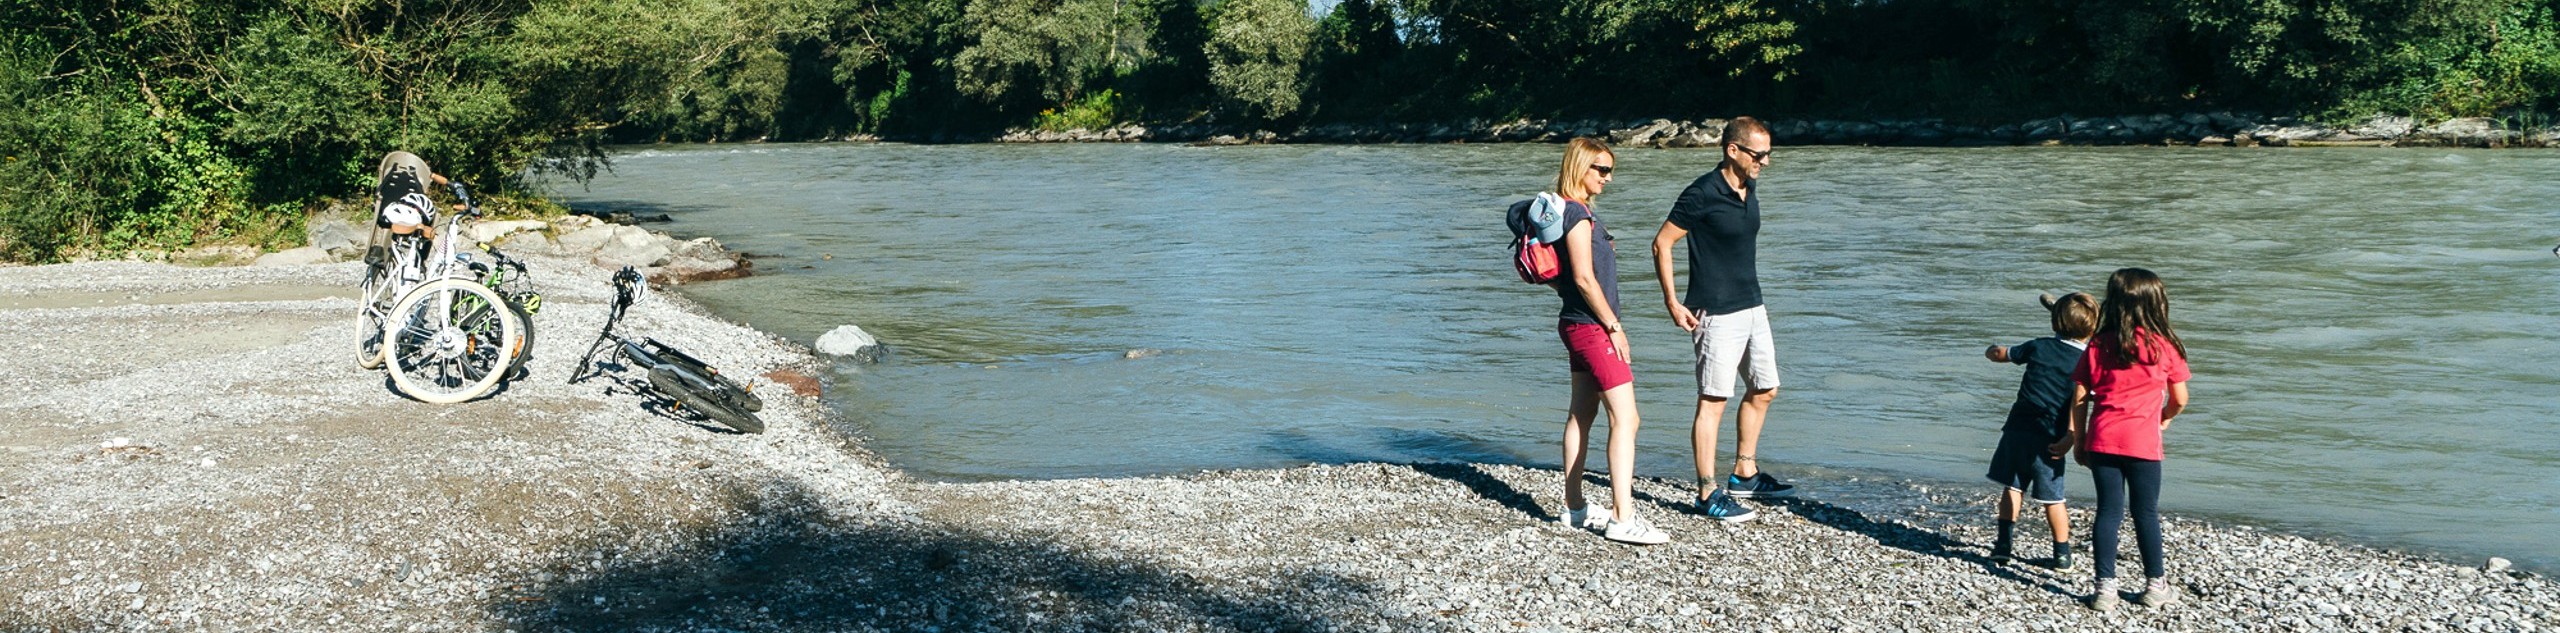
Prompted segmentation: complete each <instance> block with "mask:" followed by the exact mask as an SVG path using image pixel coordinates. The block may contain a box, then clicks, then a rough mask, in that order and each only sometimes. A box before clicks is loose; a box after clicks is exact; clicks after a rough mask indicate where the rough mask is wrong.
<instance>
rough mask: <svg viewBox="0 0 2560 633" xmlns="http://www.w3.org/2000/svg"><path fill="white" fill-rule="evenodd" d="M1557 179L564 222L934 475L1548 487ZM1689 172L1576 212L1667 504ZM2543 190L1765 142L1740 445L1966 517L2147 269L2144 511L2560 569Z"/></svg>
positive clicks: (700, 196) (1550, 153)
mask: <svg viewBox="0 0 2560 633" xmlns="http://www.w3.org/2000/svg"><path fill="white" fill-rule="evenodd" d="M1560 151H1561V150H1560V149H1558V148H1557V147H1555V146H1544V145H1491V146H1487V145H1440V146H1365V147H1341V146H1266V147H1239V148H1194V147H1182V146H1167V145H1081V146H1076V145H1046V146H909V145H810V146H745V147H741V146H692V147H664V148H631V149H629V150H627V151H625V152H622V153H620V154H619V155H618V156H617V159H616V164H615V170H614V173H613V174H612V175H610V176H607V177H604V178H601V179H599V180H597V181H596V182H595V183H594V184H593V186H592V188H588V189H584V190H579V189H578V188H576V187H567V188H564V189H566V191H564V194H566V197H568V198H569V199H571V200H573V201H574V202H575V203H576V204H578V205H580V206H582V207H603V208H618V209H629V210H641V211H647V212H665V213H668V214H670V215H673V216H674V217H675V218H676V222H675V223H673V224H669V225H662V226H661V227H660V228H664V229H667V230H670V231H673V232H676V233H680V234H687V235H709V236H714V237H718V238H720V239H721V240H722V241H723V242H725V243H728V244H729V245H731V247H733V248H739V249H744V250H747V251H750V252H754V253H759V254H769V255H772V257H771V258H769V259H763V260H760V261H759V262H758V264H757V268H758V271H759V275H758V276H756V277H752V278H748V279H743V280H738V281H729V282H719V283H714V284H703V285H697V286H689V287H687V288H686V289H685V293H686V294H687V295H690V296H693V297H695V298H697V299H699V300H701V301H703V302H705V303H706V304H708V305H710V306H711V307H712V308H713V309H715V310H717V311H719V312H721V313H723V314H725V315H728V316H730V317H732V318H735V319H738V320H742V321H745V322H748V323H750V324H752V325H754V326H756V327H759V328H763V329H766V330H768V331H772V332H776V333H779V334H782V335H785V336H788V337H791V338H795V339H799V340H801V341H804V342H806V341H810V340H814V339H815V338H816V337H817V336H818V335H819V334H821V333H824V332H825V331H827V330H828V329H830V328H833V327H835V326H837V325H841V324H846V323H853V324H860V325H861V326H862V327H863V328H865V329H867V330H870V331H872V332H874V333H876V334H878V335H879V336H880V337H881V338H882V339H884V340H886V341H888V342H889V343H890V345H891V346H892V347H893V349H894V353H893V355H892V357H891V358H890V360H889V361H888V362H886V363H883V364H880V365H875V366H862V367H850V366H847V367H840V368H838V373H839V376H838V380H837V382H836V384H835V388H834V390H833V391H832V392H831V393H830V394H829V399H830V400H831V401H832V402H833V404H835V405H836V406H838V407H840V408H842V409H843V410H844V411H845V412H846V413H847V415H846V416H845V417H846V418H847V419H848V420H850V421H851V422H850V423H852V424H856V425H859V427H860V428H859V429H857V430H858V431H859V432H861V433H862V434H864V435H867V436H869V437H870V438H872V441H871V444H872V446H873V447H874V448H876V449H877V450H878V451H879V452H881V453H882V454H884V455H886V456H887V457H888V458H889V459H890V460H891V461H893V462H895V463H896V464H897V465H899V466H901V467H903V468H906V469H908V470H910V471H912V472H915V473H917V474H919V475H921V476H926V477H935V478H950V479H981V478H1010V477H1038V478H1046V477H1079V476H1109V475H1129V474H1141V473H1164V472H1179V471H1188V470H1195V469H1201V468H1226V467H1258V466H1279V465H1290V464H1300V463H1306V462H1346V461H1361V460H1389V461H1422V460H1471V461H1495V462H1515V463H1528V464H1550V465H1551V464H1554V463H1556V462H1557V461H1558V459H1559V457H1558V455H1557V451H1556V448H1555V442H1556V436H1557V433H1558V430H1559V428H1560V423H1561V420H1562V419H1563V413H1562V408H1563V405H1564V401H1565V397H1566V394H1567V390H1566V388H1565V386H1564V380H1565V369H1564V361H1563V352H1562V349H1561V347H1560V344H1559V343H1558V342H1557V341H1556V338H1555V330H1554V315H1555V311H1556V299H1555V296H1554V294H1553V292H1551V291H1548V290H1546V289H1544V288H1537V287H1532V286H1528V285H1524V284H1521V283H1519V281H1518V280H1517V279H1516V278H1514V277H1513V276H1512V275H1511V273H1510V271H1509V270H1508V267H1507V264H1505V261H1504V257H1505V256H1506V255H1507V251H1506V250H1505V249H1504V248H1503V247H1502V245H1501V244H1502V243H1503V242H1504V241H1505V240H1506V238H1507V237H1508V233H1507V232H1505V231H1504V230H1503V229H1502V225H1501V218H1500V209H1501V208H1502V206H1503V203H1504V201H1505V200H1507V199H1510V198H1511V197H1512V196H1517V195H1522V194H1527V193H1531V192H1533V191H1535V190H1537V189H1539V188H1541V187H1542V186H1543V185H1544V183H1546V182H1548V181H1550V180H1551V179H1552V177H1553V169H1554V168H1555V167H1554V166H1555V163H1556V159H1557V157H1558V155H1559V154H1560ZM1715 157H1716V154H1715V153H1714V152H1712V151H1696V150H1630V151H1626V152H1625V153H1623V154H1622V155H1621V156H1620V157H1619V160H1618V165H1619V171H1618V174H1619V177H1618V179H1617V183H1616V184H1615V185H1613V186H1612V187H1611V189H1610V190H1609V192H1608V194H1607V195H1606V196H1604V197H1603V198H1601V200H1600V205H1599V206H1600V216H1601V217H1602V218H1603V219H1604V221H1606V222H1608V223H1610V225H1611V226H1612V227H1614V229H1615V232H1616V233H1617V235H1618V236H1619V237H1620V243H1619V246H1618V256H1619V258H1620V260H1621V262H1622V263H1621V265H1620V272H1621V273H1622V276H1621V278H1620V280H1619V283H1620V284H1621V287H1622V291H1623V294H1624V298H1625V300H1626V311H1627V313H1628V314H1629V317H1628V319H1627V320H1628V323H1629V324H1630V326H1629V327H1630V329H1631V333H1632V335H1633V339H1634V344H1635V351H1634V355H1635V358H1636V360H1637V363H1636V365H1637V366H1636V374H1637V383H1636V384H1637V397H1638V399H1639V401H1640V408H1641V409H1642V411H1643V413H1644V414H1645V419H1646V425H1645V427H1644V429H1643V437H1642V441H1641V443H1642V446H1643V456H1642V459H1641V460H1640V461H1639V465H1638V466H1639V470H1641V471H1642V472H1643V474H1646V475H1656V476H1668V477H1677V478H1685V477H1687V476H1688V475H1689V474H1690V467H1689V461H1688V454H1689V449H1688V428H1689V424H1688V418H1689V414H1690V410H1691V407H1692V402H1693V400H1692V397H1691V396H1690V395H1689V394H1690V393H1691V391H1690V389H1691V387H1692V385H1693V384H1694V383H1693V382H1692V379H1691V378H1689V369H1688V368H1689V364H1690V362H1691V360H1690V354H1689V352H1688V351H1686V349H1685V348H1686V344H1687V338H1686V335H1685V334H1683V333H1682V332H1680V331H1679V330H1678V329H1677V328H1676V327H1674V326H1673V325H1671V323H1670V320H1669V318H1668V317H1667V316H1666V314H1665V312H1664V311H1663V309H1662V308H1661V301H1660V298H1659V294H1658V291H1656V290H1655V288H1656V286H1655V283H1656V282H1655V281H1654V278H1653V274H1652V271H1651V268H1650V266H1649V265H1647V262H1648V261H1649V260H1648V254H1647V244H1649V243H1650V240H1651V238H1652V236H1653V234H1654V232H1655V229H1656V228H1657V227H1658V226H1660V224H1661V222H1662V218H1663V215H1664V212H1665V211H1666V210H1667V209H1668V208H1669V206H1670V202H1671V199H1672V198H1673V197H1674V196H1675V195H1677V194H1678V193H1679V191H1680V189H1681V188H1682V187H1684V186H1686V185H1687V184H1688V183H1689V181H1690V180H1691V179H1693V178H1695V177H1697V176H1698V175H1699V174H1701V173H1704V172H1706V171H1707V170H1709V169H1711V168H1713V166H1714V160H1715ZM2555 175H2560V152H2539V151H2457V150H2441V151H2439V150H2381V151H2376V150H2343V149H2342V150H2301V149H2296V150H2246V149H2240V150H2234V149H2177V148H2110V149H2092V148H2068V149H2064V148H2016V149H1960V150H1952V149H1951V150H1937V149H1876V148H1780V150H1779V153H1778V156H1777V158H1776V159H1775V162H1774V164H1773V165H1772V167H1771V168H1770V171H1769V173H1768V174H1767V176H1766V178H1765V179H1764V180H1763V184H1764V186H1763V189H1764V190H1765V194H1766V195H1767V196H1768V198H1767V199H1766V202H1765V205H1766V214H1767V216H1766V226H1765V228H1764V232H1763V234H1762V238H1761V242H1760V244H1761V246H1760V251H1761V264H1760V266H1761V275H1762V284H1763V286H1764V287H1765V288H1766V294H1767V296H1768V300H1769V307H1770V311H1771V314H1772V318H1773V324H1774V327H1775V329H1776V332H1777V337H1778V346H1779V358H1780V361H1779V364H1780V367H1781V369H1782V372H1783V375H1784V379H1785V388H1784V389H1783V390H1782V391H1781V394H1780V397H1779V399H1778V401H1777V404H1776V405H1775V407H1774V408H1773V409H1772V413H1771V415H1770V423H1769V425H1770V426H1769V430H1768V431H1767V432H1766V433H1765V437H1764V438H1763V440H1762V448H1761V450H1760V453H1761V455H1762V456H1763V457H1764V458H1765V459H1767V460H1769V461H1770V462H1771V464H1772V470H1774V471H1777V472H1779V473H1781V474H1784V472H1785V470H1786V468H1787V466H1788V465H1790V464H1794V465H1798V466H1799V467H1831V468H1846V469H1863V470H1875V471H1883V472H1887V473H1893V474H1898V475H1903V476H1912V477H1920V478H1928V479H1944V480H1950V481H1965V482H1971V483H1970V484H1968V485H1979V486H1982V487H1984V488H1985V490H1986V493H1987V492H1988V490H1989V487H1990V484H1988V483H1983V482H1981V480H1980V479H1979V478H1980V476H1981V473H1982V471H1983V464H1984V460H1985V459H1987V457H1988V456H1989V452H1990V448H1991V446H1992V443H1993V440H1994V439H1995V438H1996V437H1997V435H1998V427H1999V424H2000V420H2001V416H2002V415H2003V413H2004V412H2005V411H2006V409H2007V407H2008V405H2009V400H2010V397H2011V396H2012V395H2013V393H2014V391H2015V389H2016V386H2017V379H2018V370H2017V369H2016V368H2015V367H2013V366H2010V365H2007V364H1996V363H1991V362H1988V361H1985V360H1983V359H1982V357H1981V350H1982V348H1983V346H1985V345H1990V344H2014V343H2017V342H2020V341H2024V340H2026V339H2028V338H2032V337H2035V336H2041V335H2045V334H2047V331H2046V326H2045V320H2044V318H2043V315H2042V313H2041V311H2040V310H2038V309H2037V308H2036V307H2035V301H2034V297H2035V295H2036V293H2037V292H2039V291H2056V292H2059V291H2066V290H2086V291H2091V292H2098V291H2101V290H2103V288H2104V284H2105V278H2106V275H2107V273H2108V272H2109V271H2111V270H2113V269H2115V268H2117V267H2121V266H2143V267H2147V268H2151V269H2153V270H2155V271H2157V272H2159V273H2160V274H2161V276H2162V277H2163V278H2165V279H2166V280H2167V282H2168V284H2169V289H2170V294H2171V297H2172V299H2173V307H2172V318H2173V320H2174V321H2175V322H2176V323H2177V324H2178V326H2179V331H2180V334H2182V335H2183V336H2184V337H2185V339H2186V341H2187V344H2188V347H2189V349H2190V352H2191V354H2192V357H2193V358H2192V361H2193V364H2194V367H2195V379H2194V381H2193V382H2192V383H2191V385H2190V386H2191V388H2192V390H2193V392H2194V398H2195V405H2194V407H2193V408H2192V409H2190V410H2189V412H2188V413H2187V414H2186V415H2185V416H2182V417H2181V418H2180V419H2179V421H2178V424H2177V425H2176V426H2175V427H2173V428H2172V429H2171V430H2170V433H2169V436H2168V450H2169V454H2170V461H2169V462H2168V467H2167V472H2168V477H2169V480H2168V481H2169V483H2168V486H2167V490H2166V491H2165V492H2164V497H2165V501H2164V503H2165V504H2166V505H2167V506H2169V507H2170V508H2171V509H2173V510H2179V511H2188V512H2201V513H2208V514H2217V515H2222V516H2228V517H2237V518H2242V519H2246V520H2251V521H2255V522H2260V523H2266V524H2274V525H2280V526H2284V527H2290V528H2295V529H2303V530H2309V531H2314V532H2320V533H2330V534H2340V535H2345V536H2349V537H2353V538H2357V539H2359V540H2365V541H2369V542H2378V543H2383V544H2388V545H2394V546H2402V547H2411V548H2417V549H2421V550H2428V551H2435V552H2440V553H2444V554H2448V555H2458V556H2465V557H2474V556H2484V555H2501V556H2507V557H2510V558H2515V559H2517V560H2518V561H2519V562H2520V563H2522V564H2526V565H2528V566H2532V567H2536V568H2540V569H2543V570H2550V569H2554V568H2560V542H2555V541H2560V539H2554V538H2552V537H2551V536H2550V534H2551V533H2552V532H2551V531H2550V526H2551V525H2554V524H2560V433H2555V432H2554V428H2553V427H2554V425H2555V423H2560V338H2555V337H2560V258H2555V257H2553V256H2552V253H2551V248H2552V245H2553V244H2554V242H2555V241H2560V210H2555V204H2554V203H2553V202H2552V201H2553V200H2560V178H2555ZM828 256H832V258H831V259H830V258H828ZM1682 261H1683V262H1684V265H1685V260H1682ZM1131 350H1158V351H1160V352H1161V353H1157V354H1154V355H1145V354H1140V356H1141V357H1140V358H1128V356H1130V354H1129V352H1130V351H1131ZM1727 424H1728V425H1729V424H1730V423H1729V422H1728V423H1727ZM1722 435H1723V437H1724V438H1725V441H1726V442H1727V443H1728V445H1729V444H1730V442H1731V441H1732V439H1731V438H1732V436H1733V433H1732V431H1731V430H1730V427H1728V430H1727V431H1726V432H1724V433H1723V434H1722ZM2072 477H2073V478H2072V480H2071V482H2070V485H2071V486H2073V490H2072V492H2073V493H2074V496H2075V498H2078V499H2081V500H2083V501H2085V500H2086V499H2087V498H2088V495H2087V493H2088V490H2087V476H2086V471H2082V470H2079V469H2078V468H2077V467H2074V472H2073V475H2072ZM1986 511H1987V510H1986Z"/></svg>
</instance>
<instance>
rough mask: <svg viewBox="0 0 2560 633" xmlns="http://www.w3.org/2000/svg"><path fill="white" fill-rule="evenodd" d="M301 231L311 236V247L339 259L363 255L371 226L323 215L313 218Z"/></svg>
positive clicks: (371, 229) (370, 233) (371, 231)
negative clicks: (321, 217)
mask: <svg viewBox="0 0 2560 633" xmlns="http://www.w3.org/2000/svg"><path fill="white" fill-rule="evenodd" d="M302 232H303V234H304V235H306V236H309V237H310V238H311V246H312V247H313V248H318V249H320V250H321V251H323V252H326V253H328V254H329V255H331V256H334V257H337V258H339V259H353V258H356V257H360V256H363V255H364V246H365V242H366V240H368V239H370V237H371V235H372V233H373V227H372V226H370V225H367V226H357V225H356V223H355V222H352V221H349V220H347V219H345V218H339V217H325V218H323V219H319V220H313V221H312V222H311V225H310V226H308V227H305V228H303V230H302Z"/></svg>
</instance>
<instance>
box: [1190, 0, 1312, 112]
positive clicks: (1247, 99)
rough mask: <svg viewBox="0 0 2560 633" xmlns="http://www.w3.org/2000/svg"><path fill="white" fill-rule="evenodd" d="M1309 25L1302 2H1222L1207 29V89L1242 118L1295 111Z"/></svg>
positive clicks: (1236, 0)
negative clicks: (1242, 116) (1214, 91)
mask: <svg viewBox="0 0 2560 633" xmlns="http://www.w3.org/2000/svg"><path fill="white" fill-rule="evenodd" d="M1314 26H1315V24H1314V22H1313V21H1312V20H1310V19H1308V17H1307V3H1306V0H1227V1H1226V2H1225V3H1222V4H1220V5H1219V7H1218V15H1217V18H1216V19H1214V20H1212V21H1211V22H1210V27H1209V55H1208V57H1209V84H1210V85H1211V86H1215V87H1216V88H1217V90H1218V97H1219V100H1220V101H1222V102H1223V103H1225V104H1227V107H1229V108H1232V109H1233V110H1235V111H1236V112H1238V113H1241V114H1244V115H1245V116H1248V117H1255V118H1262V119H1275V118H1279V117H1284V116H1288V115H1290V114H1293V113H1296V112H1297V111H1298V97H1299V93H1300V89H1301V88H1300V83H1301V82H1300V81H1299V78H1300V77H1301V76H1302V75H1304V74H1305V73H1306V69H1305V62H1306V58H1307V43H1308V41H1309V40H1310V37H1311V36H1312V35H1313V31H1314Z"/></svg>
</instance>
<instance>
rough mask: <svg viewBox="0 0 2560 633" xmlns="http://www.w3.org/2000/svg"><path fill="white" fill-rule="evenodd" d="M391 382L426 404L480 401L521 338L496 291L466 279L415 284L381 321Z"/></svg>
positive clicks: (504, 369) (521, 331) (503, 372)
mask: <svg viewBox="0 0 2560 633" xmlns="http://www.w3.org/2000/svg"><path fill="white" fill-rule="evenodd" d="M383 338H384V339H385V342H384V347H385V348H387V351H388V352H389V355H390V362H389V364H390V366H391V383H392V384H393V385H394V386H397V387H399V389H400V392H401V393H405V394H409V397H412V398H417V399H419V400H421V401H425V402H433V403H436V404H452V403H456V402H462V401H465V400H470V399H472V398H478V397H480V396H481V395H484V394H487V393H489V390H490V389H494V388H497V386H498V381H500V380H502V379H505V378H506V375H507V368H508V363H509V362H511V360H512V359H510V358H509V357H508V355H509V354H511V353H513V352H514V351H515V350H516V349H518V346H519V345H521V344H522V342H523V340H524V324H523V323H520V322H518V321H517V320H516V319H515V315H514V314H513V313H512V312H510V311H509V310H507V308H506V304H505V303H504V302H503V301H502V300H501V299H499V298H498V293H496V292H492V291H490V290H489V287H488V286H483V285H480V284H479V283H477V282H475V281H472V280H469V279H438V280H435V281H430V282H427V283H425V284H422V285H419V286H418V287H417V289H415V290H410V291H409V293H408V294H406V295H402V296H401V297H400V303H399V304H397V305H394V306H392V308H391V313H390V320H388V321H386V322H385V323H384V327H383Z"/></svg>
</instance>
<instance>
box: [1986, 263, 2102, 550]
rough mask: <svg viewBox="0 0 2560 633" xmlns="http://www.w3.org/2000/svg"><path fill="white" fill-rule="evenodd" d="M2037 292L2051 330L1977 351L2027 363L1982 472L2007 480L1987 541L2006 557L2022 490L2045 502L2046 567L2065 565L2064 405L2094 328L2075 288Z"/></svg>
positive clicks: (2067, 435)
mask: <svg viewBox="0 0 2560 633" xmlns="http://www.w3.org/2000/svg"><path fill="white" fill-rule="evenodd" d="M2037 300H2038V301H2039V302H2041V303H2043V304H2044V307H2045V310H2046V311H2048V312H2051V313H2052V318H2053V336H2049V337H2044V338H2039V339H2036V340H2032V341H2027V342H2025V343H2019V344H2018V345H2017V346H2015V347H2001V346H1998V345H1993V346H1991V347H1990V348H1989V349H1985V350H1983V351H1982V355H1983V357H1984V358H1989V359H1991V360H1992V361H1994V362H2005V363H2016V364H2020V365H2026V366H2027V372H2026V375H2025V376H2024V377H2022V378H2020V379H2019V380H2018V401H2017V402H2016V403H2015V404H2011V405H2009V420H2008V422H2007V423H2006V424H2003V425H2002V426H2001V427H2000V446H1999V448H1997V449H1995V450H1993V451H1992V453H1991V472H1990V473H1988V474H1986V475H1984V476H1985V477H1989V478H1990V479H1991V481H1992V482H1994V483H1998V484H2000V485H2001V486H2004V487H2007V488H2008V490H2007V491H2006V492H2004V493H2003V494H2002V495H2001V497H2000V535H1999V539H1998V540H1997V541H1994V542H1993V543H1992V545H1991V558H1992V560H1995V561H2001V562H2007V561H2008V560H2009V559H2010V550H2011V549H2012V546H2011V543H2012V542H2013V541H2014V540H2015V538H2014V537H2015V534H2016V532H2017V527H2018V514H2019V509H2020V508H2019V506H2021V505H2023V503H2024V499H2022V498H2021V497H2024V498H2031V499H2034V500H2035V501H2036V503H2039V504H2043V505H2044V517H2045V522H2046V523H2048V524H2050V525H2051V526H2052V527H2053V567H2054V568H2055V569H2070V568H2071V515H2070V514H2069V513H2067V512H2064V511H2063V508H2062V500H2063V499H2062V454H2063V453H2064V452H2067V451H2070V450H2071V445H2072V443H2073V440H2074V438H2072V437H2071V418H2070V413H2069V412H2068V411H2066V410H2065V406H2066V405H2067V404H2068V403H2069V401H2070V399H2071V370H2072V368H2073V367H2076V366H2078V365H2079V364H2080V356H2081V355H2082V354H2085V353H2087V351H2088V343H2089V336H2090V335H2091V334H2094V333H2096V330H2097V328H2098V301H2097V299H2096V298H2094V297H2091V296H2089V295H2088V293H2081V292H2074V293H2071V294H2067V295H2063V296H2062V298H2060V299H2056V298H2054V297H2053V295H2043V296H2039V297H2037Z"/></svg>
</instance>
